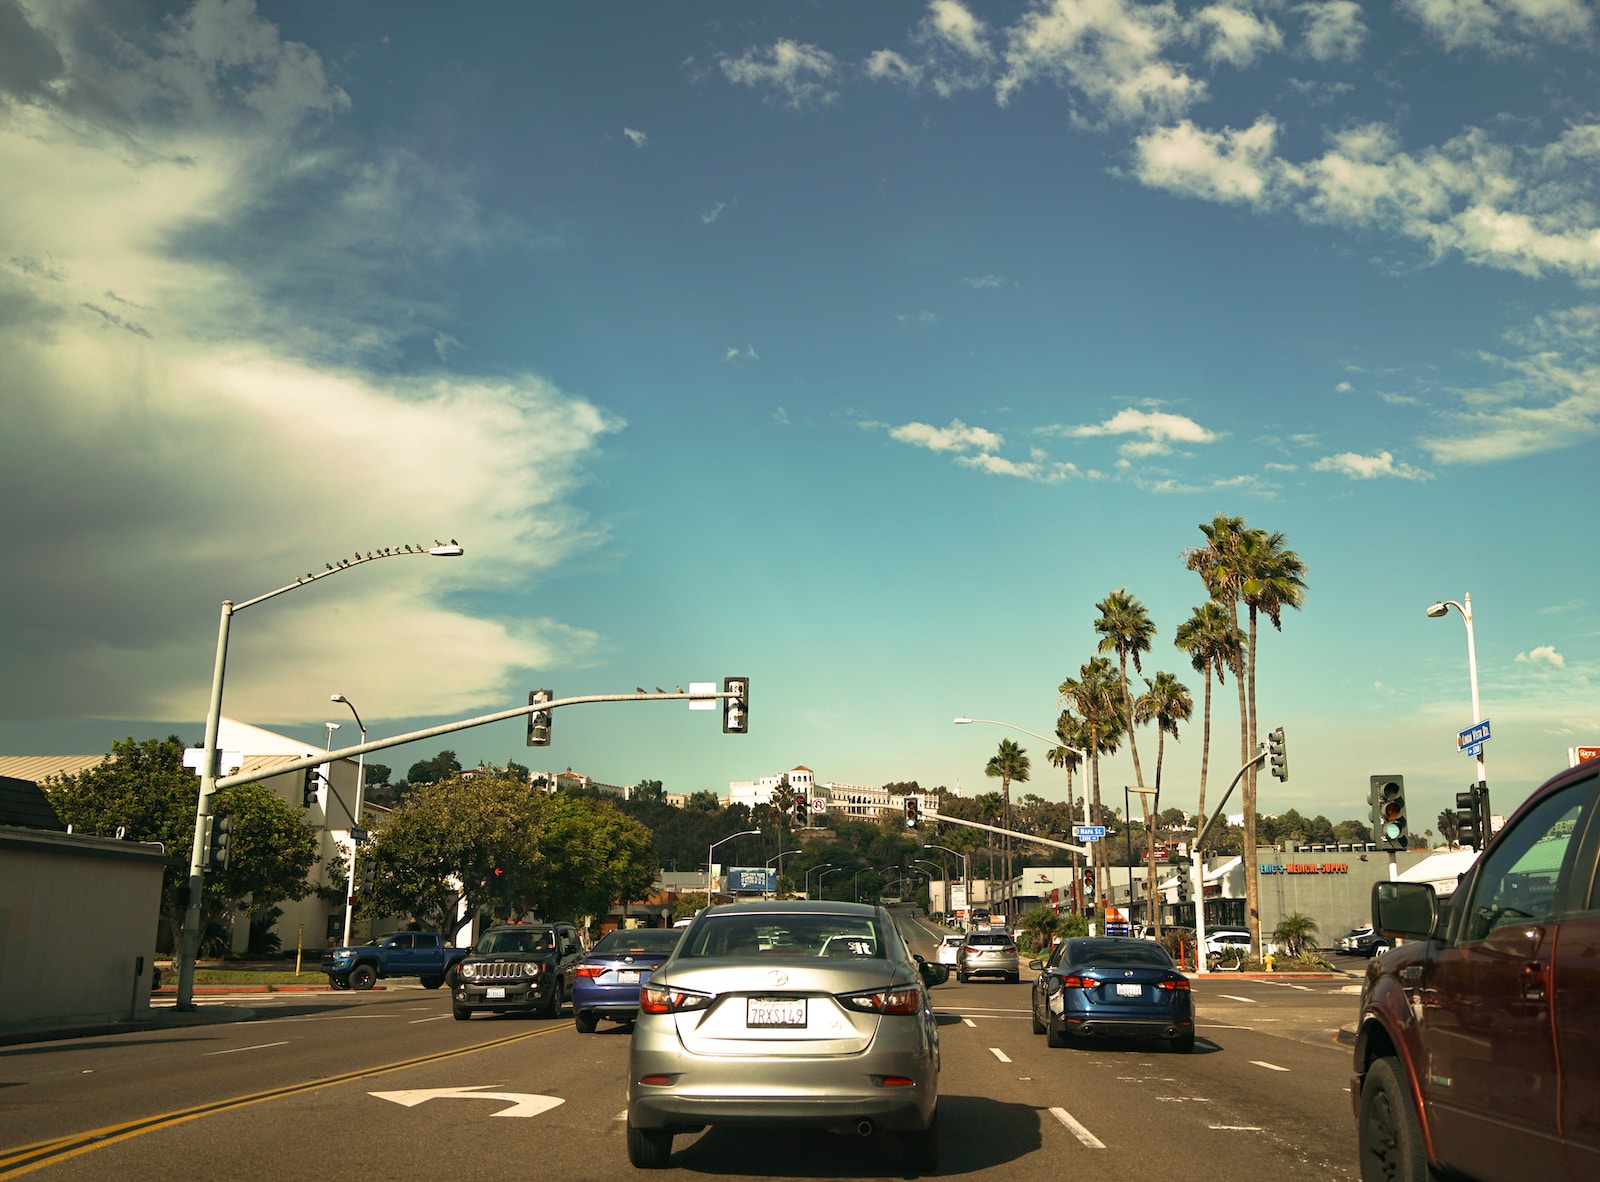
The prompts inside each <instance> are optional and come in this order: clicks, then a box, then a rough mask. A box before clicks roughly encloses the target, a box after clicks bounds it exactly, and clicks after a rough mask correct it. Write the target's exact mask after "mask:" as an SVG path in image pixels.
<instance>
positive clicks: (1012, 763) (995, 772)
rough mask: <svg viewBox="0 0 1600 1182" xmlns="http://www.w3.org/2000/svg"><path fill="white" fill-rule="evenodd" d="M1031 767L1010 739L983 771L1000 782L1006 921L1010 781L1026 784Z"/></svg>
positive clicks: (1009, 892)
mask: <svg viewBox="0 0 1600 1182" xmlns="http://www.w3.org/2000/svg"><path fill="white" fill-rule="evenodd" d="M1031 766H1032V765H1031V763H1030V761H1029V759H1028V756H1027V753H1026V752H1025V751H1023V749H1022V748H1021V747H1019V746H1017V745H1016V744H1015V743H1013V742H1012V741H1011V740H1010V739H1001V740H1000V750H999V751H998V752H996V753H995V754H994V755H993V756H991V757H990V759H989V762H988V764H986V765H985V766H984V769H983V774H984V775H986V776H989V777H990V778H991V779H996V780H999V781H1000V800H1001V802H1002V803H1001V808H1002V810H1003V813H1002V815H1003V816H1004V818H1005V819H1004V820H1002V821H1001V822H1000V827H1001V828H1002V829H1004V830H1006V831H1007V832H1006V834H1005V836H1004V838H1002V839H1001V849H1002V850H1003V851H1004V864H1005V875H1006V880H1005V881H1006V906H1005V910H1006V918H1007V919H1013V918H1015V917H1014V916H1013V915H1012V914H1011V896H1012V889H1011V888H1012V882H1011V833H1010V829H1011V781H1013V780H1015V781H1016V782H1017V783H1019V784H1026V783H1027V782H1028V770H1029V768H1030V767H1031Z"/></svg>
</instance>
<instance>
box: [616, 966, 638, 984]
mask: <svg viewBox="0 0 1600 1182" xmlns="http://www.w3.org/2000/svg"><path fill="white" fill-rule="evenodd" d="M617 980H618V981H621V982H622V983H623V984H624V985H637V984H638V983H639V970H638V969H618V970H617Z"/></svg>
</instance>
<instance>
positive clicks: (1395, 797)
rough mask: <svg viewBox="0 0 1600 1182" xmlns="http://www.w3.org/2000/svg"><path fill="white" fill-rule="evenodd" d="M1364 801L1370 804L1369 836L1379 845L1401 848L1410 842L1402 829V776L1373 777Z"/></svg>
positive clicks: (1404, 799)
mask: <svg viewBox="0 0 1600 1182" xmlns="http://www.w3.org/2000/svg"><path fill="white" fill-rule="evenodd" d="M1367 803H1368V804H1369V805H1371V806H1372V838H1373V840H1374V841H1376V842H1377V843H1378V846H1379V848H1380V849H1385V850H1403V849H1405V848H1406V847H1407V846H1408V845H1409V844H1410V835H1409V834H1408V833H1407V832H1406V778H1405V777H1404V776H1373V777H1372V780H1371V786H1370V787H1369V788H1368V789H1367Z"/></svg>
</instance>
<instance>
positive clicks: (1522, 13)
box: [1398, 0, 1594, 53]
mask: <svg viewBox="0 0 1600 1182" xmlns="http://www.w3.org/2000/svg"><path fill="white" fill-rule="evenodd" d="M1398 7H1399V9H1400V11H1401V12H1404V13H1405V14H1406V15H1408V16H1410V17H1411V18H1412V19H1413V20H1415V21H1417V22H1418V23H1419V24H1420V25H1421V26H1422V27H1423V28H1424V29H1425V30H1427V32H1428V33H1429V35H1430V36H1432V37H1434V38H1436V39H1437V40H1438V41H1439V42H1440V44H1442V45H1443V46H1444V47H1445V48H1446V49H1457V50H1460V49H1477V50H1483V51H1485V52H1488V53H1503V52H1506V51H1509V50H1512V49H1514V48H1517V47H1519V46H1522V45H1524V44H1526V43H1527V42H1545V43H1548V44H1556V45H1559V44H1569V43H1572V42H1584V41H1588V40H1590V39H1591V37H1592V36H1593V33H1594V13H1593V12H1592V11H1590V9H1589V8H1588V7H1587V6H1585V5H1584V3H1583V0H1400V2H1399V4H1398Z"/></svg>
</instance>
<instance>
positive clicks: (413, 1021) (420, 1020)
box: [409, 1014, 450, 1026]
mask: <svg viewBox="0 0 1600 1182" xmlns="http://www.w3.org/2000/svg"><path fill="white" fill-rule="evenodd" d="M449 1016H450V1015H449V1014H435V1015H434V1016H433V1017H431V1018H413V1019H411V1022H410V1023H409V1024H410V1025H412V1026H420V1025H421V1024H422V1023H424V1022H443V1021H444V1020H445V1019H446V1018H448V1017H449Z"/></svg>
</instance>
